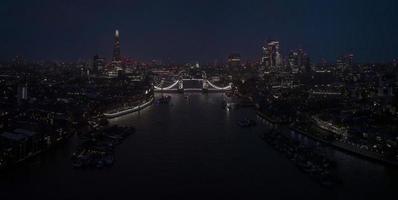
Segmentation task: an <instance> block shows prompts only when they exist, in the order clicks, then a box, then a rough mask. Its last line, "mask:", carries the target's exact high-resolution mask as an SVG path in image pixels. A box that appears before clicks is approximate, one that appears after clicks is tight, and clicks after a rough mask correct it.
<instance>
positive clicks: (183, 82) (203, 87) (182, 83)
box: [154, 71, 232, 92]
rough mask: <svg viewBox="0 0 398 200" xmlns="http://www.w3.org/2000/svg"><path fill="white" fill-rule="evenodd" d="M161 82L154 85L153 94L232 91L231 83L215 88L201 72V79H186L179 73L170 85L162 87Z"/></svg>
mask: <svg viewBox="0 0 398 200" xmlns="http://www.w3.org/2000/svg"><path fill="white" fill-rule="evenodd" d="M164 85H165V83H164V81H163V80H162V81H161V82H160V84H159V85H155V86H154V89H155V92H226V91H229V90H231V89H232V83H229V84H228V85H227V86H223V87H220V86H217V85H215V84H213V83H212V82H210V81H209V80H207V77H206V73H205V72H202V77H201V78H193V77H187V75H186V73H185V72H184V71H183V72H180V73H179V74H178V75H177V80H175V81H174V82H173V83H171V84H170V85H167V86H164Z"/></svg>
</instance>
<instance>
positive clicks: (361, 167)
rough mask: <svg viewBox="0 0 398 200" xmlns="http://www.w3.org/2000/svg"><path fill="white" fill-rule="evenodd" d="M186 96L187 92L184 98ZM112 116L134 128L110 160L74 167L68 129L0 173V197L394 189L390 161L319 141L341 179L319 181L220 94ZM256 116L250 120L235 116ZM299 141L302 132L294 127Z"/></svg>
mask: <svg viewBox="0 0 398 200" xmlns="http://www.w3.org/2000/svg"><path fill="white" fill-rule="evenodd" d="M185 96H188V97H187V98H186V97H185ZM171 97H172V98H171V102H170V104H169V105H166V104H156V103H155V104H153V105H152V106H149V107H147V108H145V109H144V110H141V111H140V112H137V113H132V114H129V115H126V116H123V117H119V118H115V119H112V120H111V124H117V125H122V126H134V127H136V129H137V131H136V133H135V134H134V135H131V136H130V137H128V138H127V139H126V140H125V141H124V142H123V143H122V144H121V145H120V146H118V147H117V148H116V151H115V152H116V163H115V164H114V166H112V167H111V168H107V169H101V170H76V169H73V168H72V165H71V160H70V156H71V154H72V152H73V151H74V149H75V146H76V144H77V138H76V136H74V137H73V138H71V139H70V140H69V141H68V142H67V143H66V144H63V145H61V146H59V147H57V149H56V150H55V151H51V152H48V153H46V154H45V155H43V156H41V157H39V158H37V159H35V160H33V161H30V162H28V163H26V165H24V166H22V167H18V168H17V169H14V170H12V171H8V172H7V174H1V175H0V188H1V189H0V193H1V194H0V195H1V196H2V197H3V198H2V199H22V198H29V197H30V198H32V197H34V199H117V198H120V199H121V198H123V197H124V198H126V197H128V198H129V199H132V198H135V197H137V198H138V197H139V198H140V199H148V198H167V199H169V198H183V199H213V198H222V199H225V198H242V199H243V198H244V199H265V198H269V199H292V198H306V199H350V198H356V199H368V198H370V197H381V196H383V197H388V196H390V197H393V195H395V196H396V191H395V190H396V188H397V186H398V170H397V168H393V167H387V166H383V165H380V164H377V163H373V162H370V161H367V160H363V159H360V158H357V157H355V156H352V155H349V154H346V153H342V152H340V151H337V150H334V149H331V148H329V147H322V148H324V150H325V152H326V153H327V155H328V156H329V157H330V158H331V159H333V160H335V161H336V162H337V170H338V175H339V177H340V178H341V179H342V182H343V183H342V184H341V185H338V186H336V187H335V188H332V189H327V188H323V187H321V186H320V185H319V184H318V183H316V182H314V181H313V180H312V179H310V177H309V176H308V175H306V174H304V173H302V172H301V171H300V170H299V169H298V168H296V167H295V165H294V164H293V163H292V162H290V161H289V160H288V159H286V158H285V157H284V156H282V155H281V154H280V153H278V152H277V151H275V150H274V149H272V148H271V147H270V146H269V145H268V144H267V143H265V142H264V141H263V140H262V139H261V137H260V136H261V134H262V133H263V131H264V130H265V128H264V126H265V125H263V124H262V123H261V120H260V119H259V118H258V117H257V116H256V113H255V111H254V110H253V109H250V108H244V109H236V110H230V111H227V110H225V109H222V106H221V104H222V99H223V95H222V94H202V93H192V94H171ZM243 118H249V119H257V120H258V121H259V122H260V123H258V125H257V126H256V127H254V128H240V127H239V126H237V121H238V120H240V119H243ZM296 137H298V138H299V140H301V141H303V142H304V143H305V142H311V141H307V140H308V139H307V138H305V137H302V136H300V135H296Z"/></svg>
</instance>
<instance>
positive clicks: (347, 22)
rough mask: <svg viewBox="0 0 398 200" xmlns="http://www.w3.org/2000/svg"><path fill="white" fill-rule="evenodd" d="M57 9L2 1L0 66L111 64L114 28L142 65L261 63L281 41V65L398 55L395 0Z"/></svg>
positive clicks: (69, 6) (146, 4) (386, 59)
mask: <svg viewBox="0 0 398 200" xmlns="http://www.w3.org/2000/svg"><path fill="white" fill-rule="evenodd" d="M359 3H360V4H359ZM56 4H57V5H54V3H52V2H49V1H44V2H42V4H40V5H39V4H37V3H35V2H29V1H25V2H24V1H20V2H11V1H5V2H3V5H4V6H3V8H2V9H1V10H0V11H1V12H0V13H1V16H2V19H3V20H4V22H3V24H4V29H5V30H9V31H3V32H2V33H0V36H1V37H0V38H1V40H2V41H1V42H2V44H3V48H2V50H1V55H2V56H1V57H0V59H2V60H9V59H11V58H13V57H15V56H23V57H25V58H27V59H30V60H77V59H87V58H90V57H92V55H95V54H97V53H98V54H99V55H101V56H104V57H106V58H108V59H109V60H110V59H111V56H112V43H113V41H112V37H109V36H110V35H111V34H112V32H113V31H114V30H115V29H118V30H119V31H121V32H122V41H123V42H122V44H123V45H121V49H122V50H121V51H122V52H123V53H122V56H125V57H132V58H134V59H138V60H151V59H161V60H164V61H172V62H191V61H200V62H212V61H214V60H218V61H225V60H226V58H227V56H228V55H229V54H230V53H232V52H237V53H240V54H241V56H242V60H257V59H259V58H261V47H262V45H264V42H265V41H266V40H268V39H274V40H277V41H280V43H281V44H280V46H281V52H282V55H283V58H284V59H285V58H286V57H287V54H288V52H289V51H290V50H294V49H299V48H301V49H304V50H305V51H306V52H307V53H308V54H309V55H310V56H311V58H312V59H313V61H314V62H319V61H320V60H321V59H326V60H327V61H328V62H330V63H334V62H335V61H336V59H337V58H338V57H340V56H342V55H345V54H349V53H353V54H354V55H355V61H357V62H362V63H363V62H391V61H392V60H393V59H395V58H396V56H397V55H396V53H395V47H396V46H397V43H398V39H396V38H395V37H394V35H396V33H397V32H398V29H397V28H396V27H397V26H396V25H397V22H396V20H393V19H396V18H397V14H396V13H395V12H394V7H396V3H395V2H394V1H391V0H383V1H379V2H378V4H372V2H371V1H360V2H359V1H350V2H345V3H344V4H343V2H342V1H334V2H327V3H325V2H317V1H312V0H310V1H305V2H291V1H281V2H276V1H269V2H260V1H251V2H249V3H243V2H238V1H234V2H231V3H226V2H210V1H205V2H202V3H198V2H196V1H194V2H180V1H170V2H168V3H167V4H165V3H162V2H140V1H134V2H124V1H116V2H114V3H109V2H101V1H100V2H98V1H95V2H93V1H86V2H79V3H77V2H76V3H67V2H59V3H58V2H57V3H56ZM227 5H228V6H227ZM17 9H18V10H17ZM375 30H377V31H375Z"/></svg>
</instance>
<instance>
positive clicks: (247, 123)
mask: <svg viewBox="0 0 398 200" xmlns="http://www.w3.org/2000/svg"><path fill="white" fill-rule="evenodd" d="M238 125H239V126H240V127H252V126H256V125H257V122H256V121H254V120H249V119H244V120H240V121H238Z"/></svg>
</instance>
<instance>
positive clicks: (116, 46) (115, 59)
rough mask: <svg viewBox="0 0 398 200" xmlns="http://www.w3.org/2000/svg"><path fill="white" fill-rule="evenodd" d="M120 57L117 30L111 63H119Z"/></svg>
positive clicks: (117, 31)
mask: <svg viewBox="0 0 398 200" xmlns="http://www.w3.org/2000/svg"><path fill="white" fill-rule="evenodd" d="M121 60H122V59H121V55H120V37H119V30H116V31H115V43H114V46H113V58H112V61H113V62H116V63H118V62H121Z"/></svg>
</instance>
